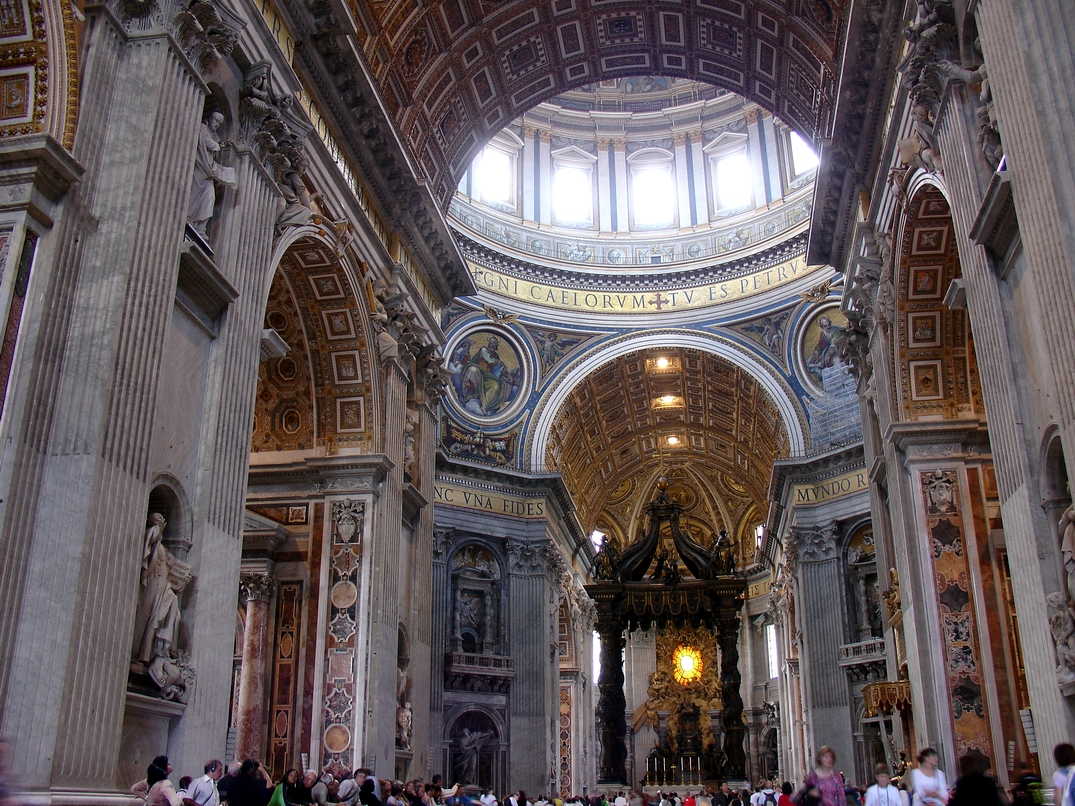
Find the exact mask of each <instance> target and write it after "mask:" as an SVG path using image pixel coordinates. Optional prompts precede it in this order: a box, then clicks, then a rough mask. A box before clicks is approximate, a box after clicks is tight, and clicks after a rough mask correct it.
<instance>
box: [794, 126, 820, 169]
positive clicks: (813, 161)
mask: <svg viewBox="0 0 1075 806" xmlns="http://www.w3.org/2000/svg"><path fill="white" fill-rule="evenodd" d="M788 142H789V143H790V144H791V169H792V170H793V171H794V172H795V175H796V176H798V175H799V174H804V173H806V172H807V171H812V170H814V169H815V168H816V167H817V154H815V153H814V150H813V149H812V148H810V146H809V145H808V144H807V142H806V141H805V140H804V139H803V138H802V137H801V136H800V135H799V133H798V132H792V133H791V134H789V135H788Z"/></svg>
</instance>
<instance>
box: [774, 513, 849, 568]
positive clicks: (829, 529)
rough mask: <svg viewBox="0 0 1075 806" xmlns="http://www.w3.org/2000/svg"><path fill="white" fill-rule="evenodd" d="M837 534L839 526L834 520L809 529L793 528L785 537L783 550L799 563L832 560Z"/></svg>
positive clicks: (834, 557) (834, 553)
mask: <svg viewBox="0 0 1075 806" xmlns="http://www.w3.org/2000/svg"><path fill="white" fill-rule="evenodd" d="M838 535H839V527H838V526H837V525H836V523H835V522H833V523H827V524H825V525H824V526H817V527H814V528H811V529H799V528H793V529H792V530H791V533H790V534H789V535H788V536H787V537H786V538H785V543H784V551H785V553H787V554H789V555H793V556H794V558H795V560H796V561H797V562H801V563H816V562H825V561H826V560H834V559H836V538H837V536H838ZM790 559H791V558H790V557H789V560H790Z"/></svg>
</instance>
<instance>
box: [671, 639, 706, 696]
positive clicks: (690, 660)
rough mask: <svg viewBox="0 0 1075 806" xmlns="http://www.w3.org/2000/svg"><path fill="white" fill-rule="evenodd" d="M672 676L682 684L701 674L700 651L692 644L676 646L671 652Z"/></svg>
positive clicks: (691, 681) (695, 678)
mask: <svg viewBox="0 0 1075 806" xmlns="http://www.w3.org/2000/svg"><path fill="white" fill-rule="evenodd" d="M672 665H673V667H674V669H673V672H672V674H673V676H674V677H675V678H676V682H677V683H681V684H683V685H684V686H685V685H687V684H688V683H693V682H694V681H695V680H697V679H698V678H699V677H701V676H702V653H701V652H699V651H698V650H697V649H695V648H694V647H692V646H683V645H682V644H681V645H680V646H677V647H676V651H675V652H673V653H672Z"/></svg>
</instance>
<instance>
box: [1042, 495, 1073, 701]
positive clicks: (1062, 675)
mask: <svg viewBox="0 0 1075 806" xmlns="http://www.w3.org/2000/svg"><path fill="white" fill-rule="evenodd" d="M1057 526H1058V528H1059V530H1060V537H1061V540H1060V558H1061V563H1062V568H1061V571H1062V572H1063V575H1062V578H1063V582H1064V589H1063V590H1061V591H1055V592H1053V593H1050V594H1049V595H1048V596H1046V597H1045V604H1046V605H1047V606H1048V608H1049V631H1050V632H1051V633H1052V636H1053V643H1054V644H1055V645H1056V663H1057V665H1056V677H1057V682H1058V683H1060V685H1061V686H1064V687H1067V686H1071V685H1073V684H1075V504H1073V505H1071V506H1069V507H1068V508H1067V509H1066V510H1064V514H1063V515H1062V516H1061V518H1060V523H1059V524H1057Z"/></svg>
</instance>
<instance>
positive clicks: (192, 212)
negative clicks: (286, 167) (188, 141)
mask: <svg viewBox="0 0 1075 806" xmlns="http://www.w3.org/2000/svg"><path fill="white" fill-rule="evenodd" d="M223 123H224V116H223V115H222V114H220V113H219V112H213V113H212V114H210V115H209V117H208V118H206V119H205V120H204V121H202V128H201V131H200V132H199V133H198V150H197V152H196V153H195V155H194V178H193V179H192V180H191V183H190V205H189V206H188V208H187V222H188V223H189V224H190V226H191V227H193V228H194V229H195V230H196V231H197V232H198V234H199V235H202V236H204V235H205V228H206V226H208V224H209V219H210V218H212V217H213V210H214V208H215V207H216V191H217V186H218V185H221V186H232V185H234V184H235V169H234V168H229V167H227V166H225V165H221V164H220V140H219V139H217V134H216V133H217V131H218V130H219V129H220V127H221V126H222V125H223Z"/></svg>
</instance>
